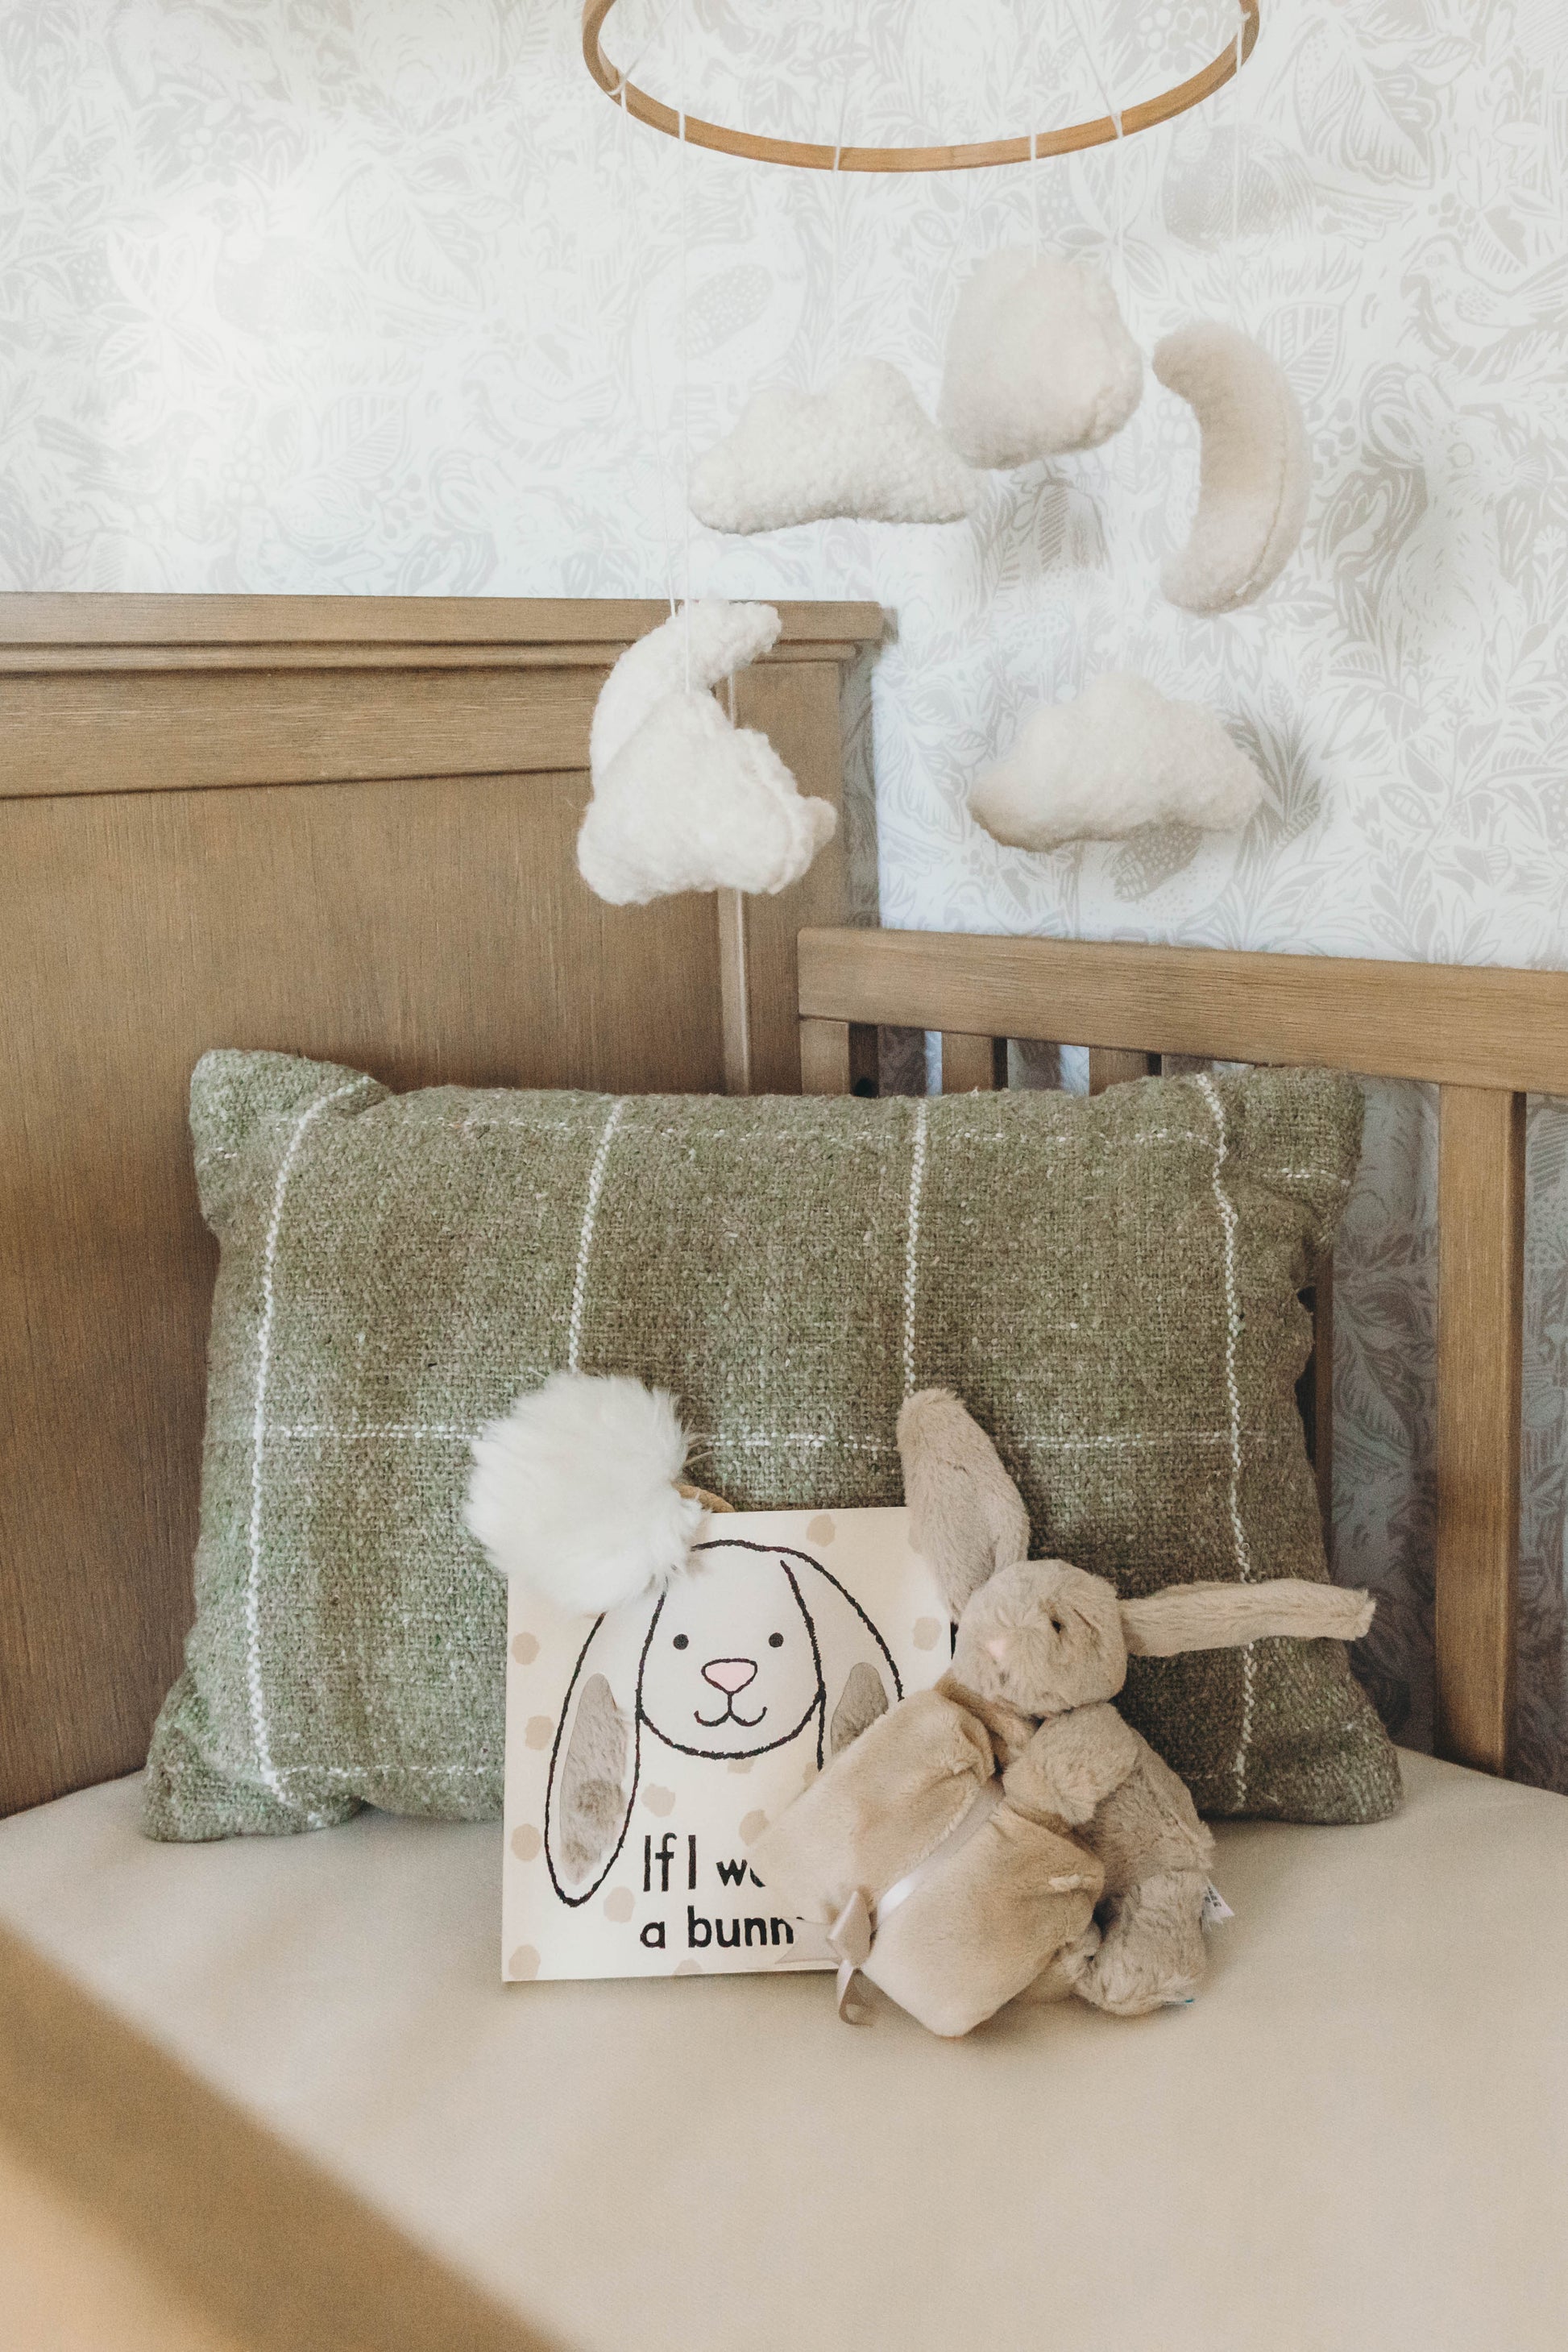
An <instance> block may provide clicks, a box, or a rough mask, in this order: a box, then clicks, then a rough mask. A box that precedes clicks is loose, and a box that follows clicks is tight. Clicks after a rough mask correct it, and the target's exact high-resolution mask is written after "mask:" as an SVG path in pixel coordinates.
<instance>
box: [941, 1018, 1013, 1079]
mask: <svg viewBox="0 0 1568 2352" xmlns="http://www.w3.org/2000/svg"><path fill="white" fill-rule="evenodd" d="M1006 1085H1007V1040H1006V1039H1005V1037H966V1036H964V1035H963V1034H961V1033H959V1032H957V1031H954V1030H944V1031H943V1032H942V1093H943V1094H944V1095H973V1094H983V1095H990V1094H997V1093H1001V1092H1003V1091H1005V1087H1006Z"/></svg>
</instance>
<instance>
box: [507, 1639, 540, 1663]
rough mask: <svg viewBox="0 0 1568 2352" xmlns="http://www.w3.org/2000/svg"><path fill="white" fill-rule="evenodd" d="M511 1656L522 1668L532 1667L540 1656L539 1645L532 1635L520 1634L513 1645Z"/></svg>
mask: <svg viewBox="0 0 1568 2352" xmlns="http://www.w3.org/2000/svg"><path fill="white" fill-rule="evenodd" d="M511 1654H512V1656H513V1657H514V1658H515V1659H516V1660H517V1663H518V1664H519V1665H520V1666H531V1665H532V1664H533V1662H534V1660H535V1658H537V1657H538V1655H539V1643H537V1642H536V1641H535V1640H534V1638H533V1635H532V1634H531V1633H520V1634H519V1635H518V1636H517V1639H516V1640H515V1641H514V1642H513V1643H512V1645H511Z"/></svg>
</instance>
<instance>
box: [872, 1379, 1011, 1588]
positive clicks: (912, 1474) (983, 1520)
mask: <svg viewBox="0 0 1568 2352" xmlns="http://www.w3.org/2000/svg"><path fill="white" fill-rule="evenodd" d="M899 1452H900V1455H901V1456H902V1458H903V1465H904V1500H905V1502H906V1503H908V1505H909V1507H910V1539H911V1541H912V1542H913V1544H914V1548H915V1549H916V1550H917V1551H918V1552H921V1554H923V1556H924V1557H925V1558H926V1559H928V1560H930V1562H931V1567H932V1568H933V1569H934V1570H935V1571H936V1577H937V1581H938V1583H939V1584H940V1585H941V1586H942V1591H943V1592H944V1593H945V1595H946V1597H947V1605H948V1607H949V1608H950V1609H951V1610H952V1614H953V1620H954V1622H957V1620H958V1618H959V1617H960V1616H961V1615H962V1614H963V1604H964V1602H965V1601H967V1600H968V1599H969V1597H970V1595H971V1593H973V1592H977V1591H979V1589H980V1587H981V1586H982V1585H983V1584H984V1582H985V1581H986V1579H987V1578H988V1577H990V1576H993V1575H994V1573H995V1571H996V1570H997V1569H999V1568H1011V1567H1012V1566H1013V1565H1014V1563H1015V1562H1016V1561H1017V1560H1020V1559H1027V1558H1028V1556H1029V1515H1028V1513H1027V1511H1026V1510H1025V1508H1024V1503H1023V1497H1022V1496H1020V1494H1019V1492H1018V1489H1017V1488H1016V1486H1014V1484H1013V1481H1012V1480H1011V1478H1009V1477H1008V1475H1007V1473H1006V1472H1005V1470H1004V1469H1003V1467H1002V1463H1001V1458H1000V1456H999V1455H998V1454H997V1452H996V1448H995V1447H994V1445H993V1444H992V1443H991V1440H990V1439H989V1438H988V1437H987V1436H986V1434H985V1432H984V1430H983V1429H982V1428H981V1426H980V1424H979V1423H978V1422H977V1421H975V1420H973V1418H972V1416H971V1415H970V1414H969V1413H967V1412H965V1411H964V1409H963V1406H962V1405H961V1404H960V1403H959V1402H958V1399H957V1398H956V1397H955V1396H954V1395H953V1394H952V1391H951V1390H949V1389H922V1390H921V1392H920V1394H919V1395H918V1396H912V1397H910V1399H909V1401H908V1402H907V1403H906V1404H905V1406H904V1409H903V1411H902V1412H900V1415H899Z"/></svg>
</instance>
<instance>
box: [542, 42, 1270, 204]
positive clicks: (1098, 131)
mask: <svg viewBox="0 0 1568 2352" xmlns="http://www.w3.org/2000/svg"><path fill="white" fill-rule="evenodd" d="M615 5H616V0H584V9H583V55H584V58H585V60H586V62H587V67H588V71H589V72H590V73H591V74H592V75H593V77H594V79H595V81H596V82H597V83H598V85H599V88H600V89H602V90H604V91H605V94H606V95H607V96H608V97H610V98H613V99H614V100H615V101H616V105H617V106H618V105H621V104H622V103H624V104H625V105H626V109H627V110H628V111H629V112H630V113H632V114H635V115H636V116H637V121H639V122H647V123H648V124H650V125H651V127H652V128H653V129H654V130H655V131H665V132H666V133H668V136H669V137H670V138H672V139H677V138H679V137H681V136H682V135H684V136H685V137H686V138H687V139H688V140H689V141H690V142H691V144H692V145H693V146H694V147H715V148H717V149H718V150H719V152H721V154H725V155H746V156H749V157H750V158H751V159H752V162H753V163H790V164H793V165H794V166H795V169H796V170H798V171H803V172H835V171H837V172H972V171H974V170H975V169H976V168H977V167H978V166H979V165H981V164H984V163H1028V162H1029V161H1030V160H1031V159H1037V158H1038V157H1040V156H1042V155H1068V154H1071V153H1072V152H1074V150H1075V149H1078V148H1080V147H1100V146H1103V145H1104V144H1105V143H1106V142H1107V141H1108V140H1111V139H1119V138H1122V137H1131V134H1132V132H1133V131H1151V130H1152V129H1153V127H1154V125H1155V123H1157V122H1169V121H1172V120H1173V118H1174V117H1175V116H1176V115H1178V114H1185V113H1186V112H1187V111H1188V110H1189V108H1191V107H1194V106H1199V105H1201V104H1202V102H1203V100H1205V98H1209V97H1212V96H1213V94H1214V92H1215V90H1216V89H1223V88H1224V87H1225V84H1226V82H1227V81H1229V80H1230V79H1231V78H1232V76H1233V75H1234V74H1235V73H1236V71H1237V67H1238V66H1240V65H1245V63H1246V62H1247V58H1249V57H1250V56H1251V55H1252V51H1253V47H1254V44H1255V43H1256V41H1257V39H1258V5H1259V0H1237V5H1238V6H1239V8H1240V12H1241V19H1242V22H1241V26H1240V38H1239V40H1236V41H1227V42H1226V46H1225V47H1224V48H1223V49H1221V51H1220V53H1219V55H1218V57H1216V58H1214V59H1213V60H1212V61H1211V62H1210V63H1209V64H1208V65H1206V66H1205V67H1203V68H1202V69H1201V70H1200V71H1199V72H1197V73H1195V74H1194V75H1193V76H1192V77H1191V78H1190V79H1188V80H1186V81H1184V82H1178V83H1177V84H1176V86H1175V88H1174V89H1167V90H1163V91H1162V92H1161V94H1160V96H1159V97H1158V98H1148V99H1144V100H1142V103H1141V104H1140V105H1137V106H1130V107H1128V108H1127V109H1126V110H1125V111H1124V112H1123V113H1122V115H1121V118H1120V121H1118V119H1117V118H1116V117H1114V116H1112V115H1110V114H1102V115H1100V117H1099V118H1098V119H1097V120H1096V121H1092V122H1071V123H1068V126H1067V128H1066V129H1065V130H1063V131H1038V132H1037V133H1036V134H1035V135H1034V137H1033V138H1031V137H1030V136H1029V135H1028V134H1027V133H1026V134H1025V136H1024V137H1023V138H1021V139H983V140H979V141H976V142H973V143H972V144H970V145H968V146H964V147H818V146H813V145H811V144H810V143H809V142H805V141H802V140H798V139H763V138H759V137H758V136H757V135H756V134H755V133H754V132H752V131H727V130H726V129H725V128H724V126H723V124H722V123H719V122H704V121H702V120H701V119H700V116H698V115H695V114H689V115H687V116H686V117H685V121H684V133H683V129H682V119H681V116H680V114H679V111H678V110H677V109H676V108H674V107H672V106H666V105H665V103H664V101H663V100H662V99H657V98H650V97H649V96H648V94H647V91H646V90H642V89H637V86H636V84H635V83H633V82H629V81H626V80H624V79H623V77H622V75H621V73H620V72H619V70H618V68H616V66H615V65H614V64H613V63H612V62H611V60H610V59H609V58H607V57H606V56H605V52H604V49H603V47H601V45H600V40H599V35H600V33H601V32H602V31H603V29H604V25H605V18H606V17H607V16H608V15H609V13H610V11H611V9H612V8H613V7H614V6H615Z"/></svg>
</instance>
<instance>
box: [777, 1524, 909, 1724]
mask: <svg viewBox="0 0 1568 2352" xmlns="http://www.w3.org/2000/svg"><path fill="white" fill-rule="evenodd" d="M792 1565H793V1566H794V1567H795V1570H796V1573H797V1575H798V1578H799V1585H800V1600H801V1606H802V1608H803V1609H804V1610H805V1613H806V1619H807V1622H808V1623H809V1624H810V1627H811V1638H812V1640H813V1642H814V1643H815V1644H816V1657H817V1670H818V1673H819V1674H820V1675H821V1679H822V1709H821V1713H820V1715H819V1717H818V1719H817V1728H816V1761H817V1766H818V1769H820V1768H821V1767H822V1766H823V1765H824V1764H826V1762H827V1761H828V1759H829V1758H830V1757H834V1756H837V1754H838V1752H839V1750H840V1749H841V1748H847V1747H848V1745H849V1743H850V1741H851V1740H852V1739H857V1738H859V1736H860V1734H861V1732H863V1731H864V1730H865V1729H866V1727H867V1726H868V1724H872V1723H875V1722H876V1720H877V1717H879V1715H885V1714H886V1713H887V1711H888V1709H889V1707H890V1706H897V1705H898V1703H899V1701H900V1699H901V1698H902V1696H903V1695H904V1686H903V1685H902V1683H901V1682H900V1680H899V1670H898V1668H897V1666H895V1665H894V1664H893V1660H892V1654H891V1653H890V1652H889V1648H888V1645H887V1643H885V1642H884V1641H883V1639H882V1637H881V1635H880V1633H878V1631H877V1628H876V1627H875V1625H873V1624H872V1622H871V1620H870V1619H869V1617H868V1616H867V1614H866V1612H865V1611H864V1610H863V1609H862V1608H861V1606H860V1603H859V1602H858V1601H857V1600H856V1599H855V1598H854V1596H853V1595H852V1594H851V1593H849V1592H847V1591H845V1589H844V1587H843V1585H842V1584H840V1583H839V1581H838V1579H837V1577H836V1576H830V1575H829V1574H828V1572H827V1570H826V1569H825V1568H823V1567H821V1566H820V1565H819V1563H818V1562H817V1561H816V1560H814V1559H792Z"/></svg>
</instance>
